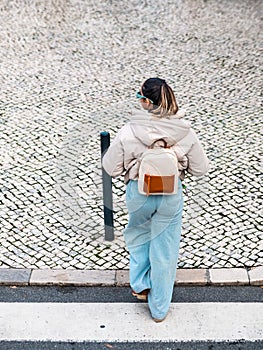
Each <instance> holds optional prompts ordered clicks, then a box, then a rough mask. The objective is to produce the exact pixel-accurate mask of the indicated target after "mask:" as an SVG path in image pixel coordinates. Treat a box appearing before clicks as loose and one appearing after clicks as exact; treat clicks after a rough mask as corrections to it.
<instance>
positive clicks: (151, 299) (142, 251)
mask: <svg viewBox="0 0 263 350" xmlns="http://www.w3.org/2000/svg"><path fill="white" fill-rule="evenodd" d="M136 96H137V98H138V99H139V100H140V103H141V106H142V110H141V111H138V112H136V113H135V114H134V115H133V116H132V118H131V119H130V121H129V122H128V123H127V124H126V125H124V126H123V127H122V128H121V129H120V130H119V132H118V134H117V135H116V137H115V139H114V140H113V142H112V144H111V146H110V147H109V149H108V151H107V152H106V154H105V156H104V157H103V167H104V169H105V170H106V171H107V173H108V174H109V175H111V176H112V177H117V176H120V175H124V181H125V183H126V184H127V187H126V204H127V208H128V213H129V221H128V225H127V227H126V228H125V230H124V239H125V243H126V245H127V248H128V250H129V253H130V285H131V288H132V294H133V295H134V296H135V297H137V298H138V299H140V300H148V305H149V309H150V312H151V315H152V318H153V320H154V321H155V322H161V321H163V320H164V319H165V317H166V315H167V313H168V310H169V305H170V302H171V298H172V292H173V285H174V281H175V277H176V268H177V260H178V254H179V245H180V236H181V226H182V210H183V194H182V182H181V180H183V179H184V175H185V172H186V171H187V172H189V173H190V174H192V175H195V176H202V175H204V174H205V173H206V172H207V171H208V159H207V157H206V155H205V152H204V150H203V148H202V146H201V144H200V142H199V140H198V138H197V135H196V134H195V132H194V131H193V129H192V128H191V126H190V124H189V123H187V122H186V121H185V120H184V119H183V118H184V115H185V112H184V111H183V110H179V109H178V106H177V103H176V99H175V96H174V93H173V90H172V89H171V87H170V86H169V85H168V84H167V83H166V81H165V80H163V79H160V78H150V79H147V80H146V81H145V82H144V83H143V84H142V86H141V89H140V91H139V92H138V93H137V95H136ZM160 139H162V140H164V141H165V142H166V143H167V145H168V146H169V147H170V149H172V150H173V151H174V152H175V153H176V156H177V159H178V164H179V165H178V166H179V181H178V191H177V193H176V194H171V195H160V194H158V195H149V196H146V195H144V194H141V193H140V192H139V191H138V174H139V167H140V158H141V156H142V154H143V152H144V151H146V150H147V149H148V148H149V147H150V146H151V145H152V144H153V143H154V142H156V141H158V140H160Z"/></svg>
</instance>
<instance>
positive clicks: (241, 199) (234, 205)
mask: <svg viewBox="0 0 263 350" xmlns="http://www.w3.org/2000/svg"><path fill="white" fill-rule="evenodd" d="M261 6H262V4H261V3H260V1H253V2H251V1H249V0H245V1H241V0H233V1H231V2H229V1H227V0H223V1H220V2H218V1H216V0H211V1H209V2H203V1H201V0H198V1H196V0H187V1H184V2H181V1H174V2H171V1H168V0H165V1H159V0H158V1H149V2H141V1H137V0H134V1H127V0H125V1H123V2H122V6H119V3H118V2H116V1H111V2H110V3H109V2H108V1H101V2H95V1H92V0H91V1H87V2H83V1H79V0H74V1H71V2H66V1H62V0H57V1H56V2H54V1H52V0H46V1H44V0H41V1H38V2H26V3H22V2H19V1H18V0H14V1H12V2H8V1H5V6H3V9H2V11H1V14H0V17H1V29H2V31H1V33H2V34H1V40H0V49H1V52H2V53H5V54H4V55H2V58H1V66H0V82H1V92H2V95H1V101H0V132H1V140H0V210H1V214H0V217H1V232H0V253H1V255H0V267H1V268H6V267H14V268H21V267H26V268H33V269H35V268H45V269H46V268H65V269H72V268H77V269H84V270H85V269H103V268H106V269H118V268H120V269H122V268H126V267H127V266H128V252H127V251H126V249H125V244H124V240H123V237H122V230H123V228H124V227H125V225H126V223H127V212H126V209H125V196H124V186H123V183H122V181H121V180H114V181H113V195H114V210H115V214H114V217H115V241H114V242H105V241H104V225H103V219H102V189H101V167H100V146H99V143H100V142H99V132H100V131H103V130H108V131H110V132H111V134H112V136H114V135H115V134H116V132H117V130H118V128H119V127H120V126H121V125H123V124H124V123H125V121H126V120H127V111H129V110H130V109H131V108H132V107H134V106H135V105H136V103H137V101H135V99H134V92H135V91H136V86H137V87H139V85H140V83H141V81H142V79H144V78H146V77H149V74H150V75H156V76H157V75H158V76H161V77H164V78H166V79H167V80H168V81H169V83H170V84H171V85H172V86H173V87H174V88H175V91H176V95H177V97H178V102H179V104H180V105H182V106H184V107H186V109H187V112H188V113H187V119H188V120H189V121H190V122H191V123H192V124H193V127H194V128H195V130H196V131H197V133H198V135H199V137H200V139H201V140H202V142H203V144H204V146H205V148H206V150H207V153H208V156H209V158H210V160H211V171H210V173H209V174H208V175H207V176H206V177H205V178H204V179H194V178H192V177H190V176H189V177H188V178H187V179H186V185H187V186H188V188H189V192H190V197H186V198H185V212H184V218H183V231H182V243H181V250H180V259H179V266H180V267H183V268H193V267H194V268H210V267H255V266H258V265H263V257H262V254H260V252H262V247H261V248H260V246H259V243H260V242H262V225H261V222H262V216H261V213H260V210H259V208H260V207H262V199H261V198H262V197H260V191H261V185H260V176H261V175H260V173H261V169H260V161H259V159H260V158H259V154H260V151H262V142H261V139H260V135H259V132H258V130H259V129H260V122H261V121H260V115H261V104H262V98H261V97H260V86H261V80H262V47H260V41H261V40H262V33H261V32H260V8H261ZM98 27H99V28H100V30H98ZM204 28H205V30H204ZM153 53H154V54H153ZM128 114H129V112H128ZM111 252H113V253H114V254H111Z"/></svg>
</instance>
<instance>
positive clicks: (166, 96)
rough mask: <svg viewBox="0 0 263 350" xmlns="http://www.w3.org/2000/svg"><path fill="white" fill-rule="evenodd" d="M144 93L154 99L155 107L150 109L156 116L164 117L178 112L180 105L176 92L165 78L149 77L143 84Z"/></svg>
mask: <svg viewBox="0 0 263 350" xmlns="http://www.w3.org/2000/svg"><path fill="white" fill-rule="evenodd" d="M142 93H143V95H144V96H145V97H147V98H148V99H150V100H152V101H153V108H152V109H151V110H149V111H150V112H151V113H152V114H154V115H155V116H157V117H159V118H162V117H168V116H170V115H174V114H176V113H177V111H178V105H177V102H176V99H175V96H174V92H173V90H172V89H171V87H170V86H169V85H168V84H167V83H166V81H165V80H163V79H160V78H150V79H147V80H146V81H145V82H144V83H143V85H142Z"/></svg>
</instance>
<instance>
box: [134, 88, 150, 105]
mask: <svg viewBox="0 0 263 350" xmlns="http://www.w3.org/2000/svg"><path fill="white" fill-rule="evenodd" d="M136 97H137V98H143V99H148V100H149V101H150V102H151V103H152V104H153V101H152V100H150V99H149V98H148V97H145V96H143V95H141V93H140V92H139V91H138V92H137V93H136Z"/></svg>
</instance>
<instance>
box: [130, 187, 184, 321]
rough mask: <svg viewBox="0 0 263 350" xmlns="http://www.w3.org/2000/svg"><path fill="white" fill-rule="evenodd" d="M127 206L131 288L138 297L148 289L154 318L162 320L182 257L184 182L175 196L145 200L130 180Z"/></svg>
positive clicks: (150, 197) (150, 307)
mask: <svg viewBox="0 0 263 350" xmlns="http://www.w3.org/2000/svg"><path fill="white" fill-rule="evenodd" d="M126 203H127V208H128V212H129V222H128V225H127V227H126V229H125V230H124V238H125V242H126V245H127V248H128V250H129V253H130V284H131V288H132V289H133V290H134V291H135V292H137V293H139V292H141V291H143V290H145V289H149V290H150V291H149V294H148V304H149V309H150V312H151V315H152V317H153V318H157V319H163V318H164V317H165V316H166V315H167V312H168V310H169V305H170V302H171V299H172V293H173V286H174V281H175V277H176V268H177V260H178V255H179V246H180V236H181V227H182V210H183V194H182V184H181V181H180V180H179V184H178V192H177V194H175V195H163V196H162V195H156V196H154V195H153V196H144V195H142V194H140V193H139V192H138V182H137V181H134V180H130V181H129V183H128V185H127V189H126Z"/></svg>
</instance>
